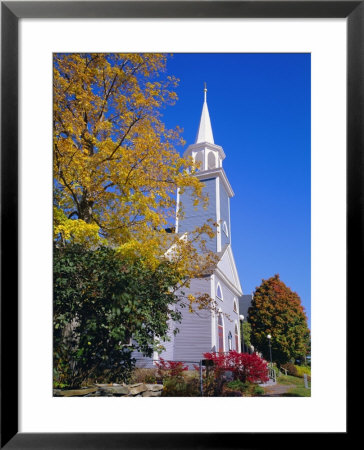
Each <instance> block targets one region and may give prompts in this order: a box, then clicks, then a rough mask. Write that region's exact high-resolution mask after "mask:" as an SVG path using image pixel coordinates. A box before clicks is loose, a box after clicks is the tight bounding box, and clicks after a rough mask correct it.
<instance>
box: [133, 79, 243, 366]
mask: <svg viewBox="0 0 364 450" xmlns="http://www.w3.org/2000/svg"><path fill="white" fill-rule="evenodd" d="M206 97H207V89H206V87H205V90H204V103H203V107H202V114H201V120H200V125H199V129H198V133H197V137H196V141H195V143H194V144H192V145H190V146H189V147H188V148H187V149H186V151H185V152H184V155H183V156H184V157H188V156H192V158H193V159H194V160H195V161H199V162H200V163H201V168H200V170H199V172H198V173H197V175H196V176H197V178H198V179H199V180H201V181H202V182H203V183H204V188H203V192H204V194H207V195H208V197H209V202H208V206H207V208H206V209H205V208H204V207H203V206H202V205H199V206H198V208H197V211H196V207H195V206H193V201H192V198H191V196H190V195H189V194H188V193H187V192H185V193H184V194H182V195H179V194H178V193H177V203H178V204H179V203H181V204H182V205H183V212H184V214H183V219H180V220H177V219H176V233H179V234H181V235H183V234H185V233H187V236H188V232H192V231H193V230H194V229H195V227H196V226H199V225H202V224H203V223H205V222H206V221H207V220H208V219H212V220H213V221H214V222H216V223H217V224H219V226H218V230H217V233H216V234H215V236H214V237H213V238H211V239H210V238H209V239H208V240H207V248H208V250H211V251H213V252H215V253H217V255H218V258H219V262H218V264H217V266H216V268H215V270H214V271H213V273H211V274H209V275H207V276H205V277H203V278H199V279H194V280H191V283H190V287H189V289H184V292H185V294H186V295H188V294H192V295H194V294H201V293H207V294H209V295H210V297H211V298H212V299H215V300H216V303H217V309H218V312H212V311H207V310H200V311H198V312H197V313H196V312H194V313H190V312H188V308H184V309H182V310H181V312H182V315H183V317H182V322H181V323H178V324H171V326H172V327H177V328H178V329H179V332H178V333H177V334H176V335H174V334H173V333H172V330H171V333H170V341H167V342H162V343H161V344H163V346H164V347H165V351H163V352H162V353H161V354H160V355H158V353H157V352H155V353H154V356H153V360H156V359H159V357H162V358H164V359H165V360H170V361H189V362H192V361H194V362H197V361H199V360H201V359H203V354H204V353H206V352H228V351H229V350H237V351H239V352H240V351H241V337H240V324H239V299H240V298H241V297H242V295H243V292H242V288H241V285H240V280H239V275H238V272H237V269H236V264H235V261H234V256H233V251H232V240H231V222H230V199H231V198H232V197H233V196H234V192H233V190H232V187H231V185H230V183H229V180H228V178H227V176H226V173H225V171H224V169H223V160H224V159H225V153H224V150H223V148H222V147H221V146H220V145H217V144H215V142H214V137H213V133H212V127H211V121H210V115H209V111H208V107H207V98H206ZM140 356H141V355H140V354H138V355H135V357H136V358H137V366H138V367H150V366H151V364H152V360H151V359H150V358H141V359H140Z"/></svg>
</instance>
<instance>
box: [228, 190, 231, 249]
mask: <svg viewBox="0 0 364 450" xmlns="http://www.w3.org/2000/svg"><path fill="white" fill-rule="evenodd" d="M228 214H229V242H230V244H231V217H230V197H229V196H228Z"/></svg>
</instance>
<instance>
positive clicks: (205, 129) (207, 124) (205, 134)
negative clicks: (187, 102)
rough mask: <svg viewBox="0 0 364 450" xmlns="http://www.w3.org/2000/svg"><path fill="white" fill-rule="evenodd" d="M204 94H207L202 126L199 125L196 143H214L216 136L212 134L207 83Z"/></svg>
mask: <svg viewBox="0 0 364 450" xmlns="http://www.w3.org/2000/svg"><path fill="white" fill-rule="evenodd" d="M204 94H205V95H204V103H203V106H202V113H201V119H200V126H199V127H198V132H197V136H196V141H195V144H198V143H200V142H208V143H209V144H214V136H213V134H212V127H211V120H210V114H209V109H208V107H207V89H206V85H205V89H204Z"/></svg>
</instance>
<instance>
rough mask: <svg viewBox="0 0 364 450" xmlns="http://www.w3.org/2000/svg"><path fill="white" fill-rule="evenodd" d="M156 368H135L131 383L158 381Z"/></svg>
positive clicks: (152, 382)
mask: <svg viewBox="0 0 364 450" xmlns="http://www.w3.org/2000/svg"><path fill="white" fill-rule="evenodd" d="M156 372H157V371H156V369H139V368H137V369H134V370H133V373H132V375H131V377H130V381H129V383H130V384H134V383H149V384H154V383H156V382H157V377H156Z"/></svg>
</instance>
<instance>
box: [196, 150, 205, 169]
mask: <svg viewBox="0 0 364 450" xmlns="http://www.w3.org/2000/svg"><path fill="white" fill-rule="evenodd" d="M195 162H196V163H198V165H199V168H198V170H204V167H203V166H204V164H203V154H202V152H198V153H197V154H196V156H195Z"/></svg>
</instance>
